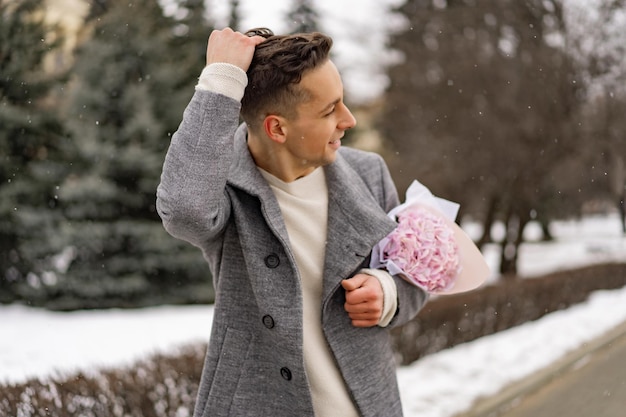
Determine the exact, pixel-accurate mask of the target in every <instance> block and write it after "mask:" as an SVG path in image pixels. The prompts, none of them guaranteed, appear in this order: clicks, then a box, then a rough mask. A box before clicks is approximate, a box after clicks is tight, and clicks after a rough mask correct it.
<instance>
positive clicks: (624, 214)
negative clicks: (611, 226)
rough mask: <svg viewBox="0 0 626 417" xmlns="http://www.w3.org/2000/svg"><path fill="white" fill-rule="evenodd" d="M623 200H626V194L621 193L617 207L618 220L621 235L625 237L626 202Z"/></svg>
mask: <svg viewBox="0 0 626 417" xmlns="http://www.w3.org/2000/svg"><path fill="white" fill-rule="evenodd" d="M625 187H626V186H625ZM624 200H626V194H624V193H622V196H621V197H620V199H619V202H618V204H617V207H618V209H619V214H620V219H621V220H622V233H624V234H625V235H626V201H624Z"/></svg>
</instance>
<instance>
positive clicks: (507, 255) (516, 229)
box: [500, 210, 530, 278]
mask: <svg viewBox="0 0 626 417" xmlns="http://www.w3.org/2000/svg"><path fill="white" fill-rule="evenodd" d="M507 218H508V219H507V223H506V226H507V233H506V238H505V239H504V241H503V242H502V245H501V248H502V252H501V254H500V273H501V274H502V276H503V277H505V278H507V277H508V278H514V277H516V276H517V262H518V259H519V248H520V246H521V245H522V243H523V241H524V228H525V227H526V225H527V224H528V222H529V221H530V213H529V212H528V210H518V211H516V212H510V214H509V215H508V216H507Z"/></svg>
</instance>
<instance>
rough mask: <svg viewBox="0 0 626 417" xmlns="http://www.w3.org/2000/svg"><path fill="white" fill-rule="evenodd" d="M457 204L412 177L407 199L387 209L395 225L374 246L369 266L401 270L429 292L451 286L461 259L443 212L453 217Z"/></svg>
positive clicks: (394, 272)
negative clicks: (436, 195)
mask: <svg viewBox="0 0 626 417" xmlns="http://www.w3.org/2000/svg"><path fill="white" fill-rule="evenodd" d="M458 207H459V206H458V204H456V203H453V202H451V201H448V200H444V199H440V198H438V197H435V196H433V195H432V194H431V193H430V191H429V190H428V189H427V188H426V187H424V186H423V185H422V184H420V183H419V182H417V181H414V182H413V184H412V185H411V186H410V187H409V189H408V190H407V199H406V202H405V203H404V204H402V205H400V206H398V207H396V208H395V209H394V210H392V211H391V212H389V217H391V218H392V219H394V220H396V221H397V222H398V226H397V227H396V228H395V229H394V230H393V231H392V232H391V233H390V234H389V235H387V236H386V237H385V238H384V239H382V240H381V241H380V242H379V243H378V244H377V245H376V246H375V247H374V249H373V251H372V261H371V264H370V266H371V267H372V268H386V269H387V271H389V273H390V274H392V275H395V274H400V275H401V276H402V277H403V278H404V279H406V280H407V281H409V282H411V283H412V284H414V285H417V286H418V287H420V288H422V289H424V290H425V291H428V292H430V293H437V292H442V291H446V290H448V289H450V288H451V287H452V286H454V283H455V280H456V278H457V276H458V275H459V273H460V271H461V262H460V253H459V246H458V244H457V242H456V238H455V234H454V231H453V230H452V228H451V226H450V225H449V224H448V223H447V222H446V220H445V219H444V217H443V216H446V217H447V218H448V219H450V220H452V221H453V220H454V218H456V213H457V211H458Z"/></svg>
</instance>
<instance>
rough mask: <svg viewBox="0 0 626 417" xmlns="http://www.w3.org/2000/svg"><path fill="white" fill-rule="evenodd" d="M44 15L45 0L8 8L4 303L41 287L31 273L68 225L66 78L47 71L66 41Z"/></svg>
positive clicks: (20, 0)
mask: <svg viewBox="0 0 626 417" xmlns="http://www.w3.org/2000/svg"><path fill="white" fill-rule="evenodd" d="M43 10H44V9H43V4H42V1H41V0H17V1H10V2H9V1H6V0H2V1H0V74H1V75H0V302H2V301H11V300H12V299H14V297H15V291H17V290H18V288H24V287H27V286H28V285H26V283H25V279H26V277H29V279H30V283H31V284H32V285H34V286H37V285H39V284H40V283H39V281H38V280H37V279H36V277H34V276H31V275H29V272H30V271H31V270H32V268H33V266H34V264H35V263H36V262H37V259H38V258H39V257H40V256H41V255H42V254H43V253H46V252H47V251H49V250H50V248H49V247H47V238H48V237H49V236H50V235H51V234H52V233H51V230H52V229H53V227H54V225H55V224H57V223H58V221H59V219H60V217H59V213H58V212H56V211H55V210H54V209H55V207H56V205H57V200H56V190H55V189H56V186H58V185H59V184H60V182H61V181H62V178H63V176H64V175H65V170H66V165H64V164H63V163H62V162H61V161H62V159H63V157H64V154H65V153H66V152H67V145H68V143H67V141H66V139H65V138H64V136H63V129H62V126H61V123H60V122H59V119H58V115H57V113H56V111H55V109H56V106H55V102H54V100H53V97H52V93H53V91H54V89H55V86H58V85H59V83H60V82H62V80H63V75H62V74H55V73H52V74H51V73H48V72H46V71H45V70H44V68H43V63H44V58H45V57H46V55H47V54H48V53H50V52H51V51H53V50H55V48H57V46H59V45H60V43H61V41H62V39H61V37H60V35H59V33H58V31H57V30H56V29H55V28H54V27H52V26H49V25H47V24H46V23H45V22H44V21H43ZM31 278H32V279H31Z"/></svg>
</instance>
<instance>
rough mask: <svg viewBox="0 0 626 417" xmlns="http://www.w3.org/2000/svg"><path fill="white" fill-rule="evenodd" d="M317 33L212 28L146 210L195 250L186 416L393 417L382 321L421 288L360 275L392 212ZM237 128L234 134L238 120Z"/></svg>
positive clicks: (378, 168) (326, 43)
mask: <svg viewBox="0 0 626 417" xmlns="http://www.w3.org/2000/svg"><path fill="white" fill-rule="evenodd" d="M331 46H332V40H331V39H330V38H329V37H327V36H325V35H322V34H319V33H312V34H297V35H291V36H273V35H272V33H271V31H269V30H267V29H260V30H255V31H252V32H249V33H247V34H242V33H237V32H234V31H232V30H231V29H228V28H227V29H224V30H219V31H214V32H213V33H212V34H211V36H210V38H209V42H208V46H207V62H206V63H207V66H206V67H205V69H204V70H203V72H202V75H201V76H200V80H199V83H198V86H197V87H196V92H195V94H194V97H193V98H192V100H191V102H190V104H189V105H188V107H187V109H186V110H185V114H184V117H183V121H182V123H181V125H180V127H179V129H178V131H177V132H176V133H175V135H174V137H173V139H172V143H171V145H170V148H169V150H168V153H167V157H166V160H165V164H164V167H163V174H162V177H161V184H160V185H159V188H158V191H157V207H158V210H159V214H160V215H161V217H162V219H163V224H164V227H165V228H166V229H167V230H168V232H169V233H170V234H172V235H173V236H175V237H178V238H180V239H184V240H186V241H188V242H190V243H192V244H194V245H196V246H198V247H199V248H200V249H202V251H203V254H204V256H205V258H206V259H207V261H208V263H209V265H210V267H211V271H212V273H213V282H214V287H215V292H216V298H215V310H214V321H213V327H212V331H211V338H210V342H209V347H208V351H207V356H206V360H205V365H204V370H203V376H202V380H201V382H200V388H199V393H198V398H197V402H196V408H195V412H194V416H196V417H208V416H212V417H213V416H272V417H280V416H285V417H287V416H289V417H293V416H314V415H315V416H318V417H326V416H341V417H346V416H372V417H374V416H376V417H381V416H385V417H393V416H401V415H402V409H401V405H400V399H399V393H398V389H397V383H396V371H395V363H394V356H393V352H392V349H391V346H390V342H389V334H388V331H387V330H386V328H388V327H393V326H398V325H401V324H403V323H405V322H406V321H408V320H410V319H411V318H412V317H414V316H415V315H416V314H417V312H418V311H419V309H420V308H421V307H422V305H423V304H424V302H425V301H426V298H427V297H426V294H425V293H424V292H423V291H422V290H420V289H418V288H417V287H414V286H412V285H410V284H408V283H407V282H406V281H404V280H403V279H401V278H399V277H395V276H394V277H392V276H391V275H389V274H388V273H387V272H385V271H380V270H371V269H367V266H368V262H369V255H370V252H371V249H372V247H373V246H374V245H375V244H376V243H377V242H378V241H379V240H380V239H382V238H383V237H385V236H386V235H387V234H388V233H389V232H390V231H391V230H393V228H394V227H395V223H394V222H393V221H391V220H390V219H389V218H388V217H387V216H386V212H387V211H388V210H390V209H391V208H393V207H394V206H396V205H397V204H398V197H397V192H396V189H395V187H394V185H393V182H392V180H391V177H390V175H389V172H388V170H387V167H386V166H385V164H384V162H383V161H382V158H380V156H378V155H376V154H372V153H366V152H362V151H358V150H354V149H349V148H341V138H342V137H343V135H344V133H345V131H346V130H347V129H350V128H352V127H354V125H355V123H356V122H355V120H354V117H353V116H352V114H351V113H350V111H349V109H348V108H347V107H346V105H345V103H344V101H343V85H342V82H341V77H340V75H339V73H338V71H337V69H336V67H335V66H334V64H333V62H332V61H331V60H330V59H329V51H330V48H331ZM240 115H241V117H242V118H243V120H244V121H245V123H244V124H242V125H241V126H238V125H239V117H240Z"/></svg>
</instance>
